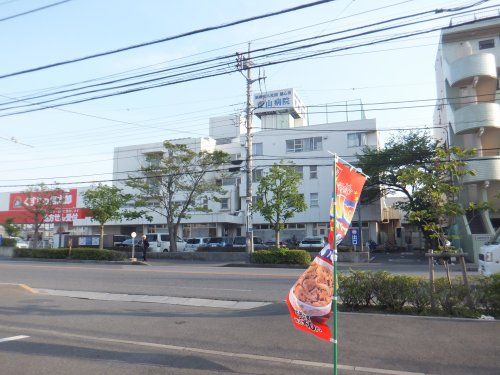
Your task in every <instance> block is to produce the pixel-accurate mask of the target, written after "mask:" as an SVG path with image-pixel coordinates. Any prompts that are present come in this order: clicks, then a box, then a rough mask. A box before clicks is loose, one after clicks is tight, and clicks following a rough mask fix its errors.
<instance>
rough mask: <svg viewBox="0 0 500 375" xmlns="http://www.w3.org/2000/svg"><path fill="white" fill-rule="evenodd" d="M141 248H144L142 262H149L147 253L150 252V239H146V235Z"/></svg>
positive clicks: (143, 237)
mask: <svg viewBox="0 0 500 375" xmlns="http://www.w3.org/2000/svg"><path fill="white" fill-rule="evenodd" d="M141 246H142V260H143V261H147V258H146V253H147V252H148V248H149V242H148V239H147V238H146V235H145V234H143V235H142V243H141Z"/></svg>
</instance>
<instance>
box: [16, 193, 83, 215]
mask: <svg viewBox="0 0 500 375" xmlns="http://www.w3.org/2000/svg"><path fill="white" fill-rule="evenodd" d="M63 194H64V196H62V195H63ZM76 196H77V192H76V189H71V190H67V191H66V190H59V191H58V190H55V191H47V192H33V193H31V194H30V195H28V194H26V193H23V192H20V193H11V194H10V199H9V210H11V211H26V210H25V208H24V207H25V206H33V205H35V203H36V202H37V201H39V200H40V199H44V200H46V201H47V202H49V201H50V200H52V201H53V202H54V201H55V202H60V201H62V204H58V205H57V207H60V208H76Z"/></svg>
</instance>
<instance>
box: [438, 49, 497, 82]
mask: <svg viewBox="0 0 500 375" xmlns="http://www.w3.org/2000/svg"><path fill="white" fill-rule="evenodd" d="M474 77H487V78H491V79H495V80H496V78H497V67H496V61H495V55H493V54H491V53H477V54H474V55H469V56H465V57H462V58H461V59H458V60H456V61H454V62H452V63H451V64H450V69H449V77H448V79H449V83H450V85H451V86H452V87H458V86H466V85H470V84H472V83H473V80H474Z"/></svg>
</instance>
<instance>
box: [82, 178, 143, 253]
mask: <svg viewBox="0 0 500 375" xmlns="http://www.w3.org/2000/svg"><path fill="white" fill-rule="evenodd" d="M131 199H132V195H131V194H124V193H123V192H122V190H121V189H120V188H118V187H116V186H108V185H103V184H98V185H97V186H93V187H92V188H90V189H89V190H87V191H85V192H84V193H83V201H84V204H85V207H86V208H88V209H89V210H90V211H91V215H92V220H93V221H97V222H98V223H99V228H100V231H99V233H100V241H99V249H101V250H102V249H103V248H104V224H106V223H107V222H108V221H111V220H121V219H126V220H130V219H135V218H139V217H141V216H143V215H144V212H142V211H135V210H125V209H123V207H124V206H125V205H126V204H127V202H129V201H131Z"/></svg>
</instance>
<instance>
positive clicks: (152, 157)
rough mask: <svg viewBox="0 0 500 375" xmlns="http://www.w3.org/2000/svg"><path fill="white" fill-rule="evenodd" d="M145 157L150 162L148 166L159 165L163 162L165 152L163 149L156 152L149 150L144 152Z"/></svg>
mask: <svg viewBox="0 0 500 375" xmlns="http://www.w3.org/2000/svg"><path fill="white" fill-rule="evenodd" d="M144 158H145V159H146V162H147V163H148V167H150V168H152V167H159V166H160V163H161V159H162V158H163V152H161V151H156V152H148V153H146V154H144Z"/></svg>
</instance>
